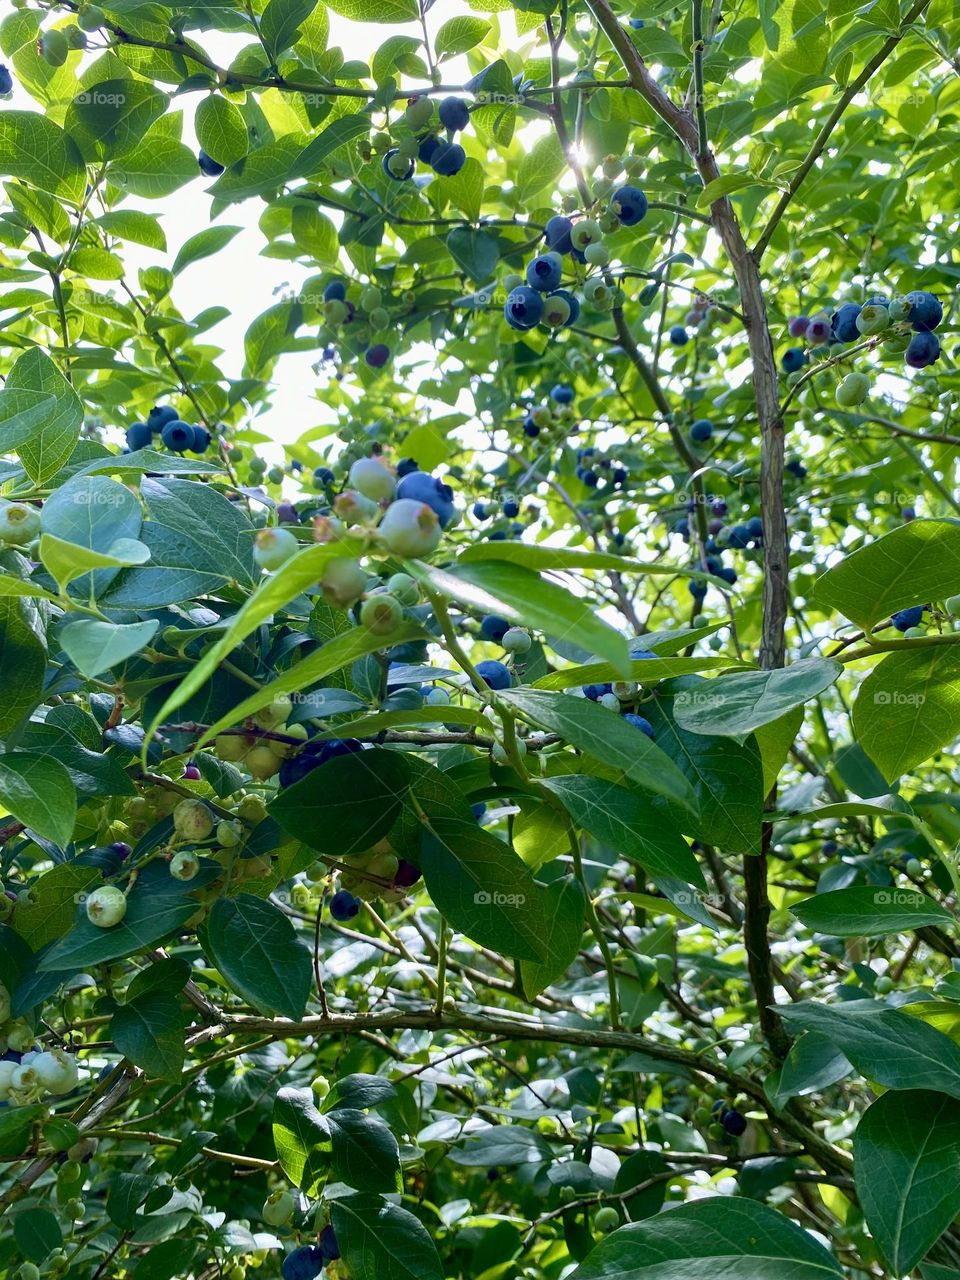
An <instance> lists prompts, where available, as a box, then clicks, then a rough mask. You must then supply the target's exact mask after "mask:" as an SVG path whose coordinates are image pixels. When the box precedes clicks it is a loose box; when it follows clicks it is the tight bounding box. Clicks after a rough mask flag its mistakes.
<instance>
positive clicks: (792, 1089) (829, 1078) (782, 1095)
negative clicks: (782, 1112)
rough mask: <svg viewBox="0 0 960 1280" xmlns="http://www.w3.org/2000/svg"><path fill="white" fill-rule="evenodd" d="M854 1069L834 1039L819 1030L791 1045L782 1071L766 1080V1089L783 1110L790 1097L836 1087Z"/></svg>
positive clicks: (776, 1104) (805, 1035) (775, 1104)
mask: <svg viewBox="0 0 960 1280" xmlns="http://www.w3.org/2000/svg"><path fill="white" fill-rule="evenodd" d="M852 1070H853V1067H852V1066H851V1065H850V1063H849V1062H848V1061H847V1059H846V1058H845V1057H844V1056H843V1054H842V1053H841V1052H840V1050H839V1049H838V1048H837V1046H836V1045H835V1044H834V1043H833V1041H832V1040H830V1039H828V1038H827V1037H826V1036H825V1035H821V1033H820V1032H819V1031H805V1032H804V1033H803V1035H802V1036H799V1037H798V1038H797V1039H796V1040H794V1042H793V1044H792V1045H791V1046H790V1052H789V1053H788V1054H787V1056H786V1058H785V1059H784V1061H783V1066H782V1067H781V1068H780V1070H779V1071H778V1072H776V1073H775V1074H774V1075H773V1076H771V1077H770V1078H769V1079H768V1080H767V1081H766V1089H767V1092H768V1093H769V1095H770V1097H771V1098H772V1100H773V1104H774V1106H776V1107H777V1108H778V1109H779V1108H781V1107H782V1106H783V1105H784V1103H785V1102H787V1101H788V1100H789V1099H790V1098H794V1097H797V1096H801V1095H803V1094H806V1093H813V1092H816V1091H818V1090H820V1089H826V1088H828V1087H829V1086H830V1085H832V1084H836V1083H837V1081H838V1080H842V1079H843V1078H844V1077H845V1076H848V1075H849V1074H850V1072H851V1071H852Z"/></svg>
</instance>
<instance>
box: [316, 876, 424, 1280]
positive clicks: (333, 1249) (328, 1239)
mask: <svg viewBox="0 0 960 1280" xmlns="http://www.w3.org/2000/svg"><path fill="white" fill-rule="evenodd" d="M407 865H408V866H409V865H410V864H409V863H408V864H407ZM317 1248H318V1249H319V1250H320V1252H321V1253H322V1254H323V1260H324V1262H336V1260H337V1259H338V1258H339V1257H340V1246H339V1244H337V1237H336V1233H335V1232H334V1230H333V1227H329V1226H328V1227H324V1228H323V1230H322V1231H321V1232H320V1240H319V1243H318V1245H317Z"/></svg>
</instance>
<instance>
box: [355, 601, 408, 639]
mask: <svg viewBox="0 0 960 1280" xmlns="http://www.w3.org/2000/svg"><path fill="white" fill-rule="evenodd" d="M402 621H403V605H402V604H401V603H400V601H399V600H397V599H395V598H394V597H393V596H388V595H384V594H380V595H375V596H368V597H367V599H366V600H364V602H363V605H362V606H361V608H360V622H361V625H362V626H365V627H366V628H367V629H368V630H369V631H372V632H373V634H374V635H375V636H389V635H392V634H393V632H394V631H396V630H397V628H398V627H399V626H400V624H401V622H402Z"/></svg>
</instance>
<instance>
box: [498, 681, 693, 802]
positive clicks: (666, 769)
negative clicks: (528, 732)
mask: <svg viewBox="0 0 960 1280" xmlns="http://www.w3.org/2000/svg"><path fill="white" fill-rule="evenodd" d="M501 698H502V700H503V701H504V702H505V703H506V704H507V705H508V706H510V707H512V708H515V709H516V711H517V712H518V713H519V715H520V716H522V717H523V719H525V720H529V721H530V723H531V724H535V725H537V726H538V727H539V728H541V729H547V730H549V732H551V733H556V734H559V735H560V737H561V738H563V739H564V741H565V742H569V743H570V744H571V746H574V747H576V748H577V749H578V750H580V751H585V752H587V754H588V755H592V756H593V757H594V758H595V759H596V760H599V761H601V762H602V763H603V764H607V765H610V766H611V767H612V768H614V769H618V770H620V771H621V772H622V774H623V777H624V778H625V779H627V780H629V781H630V782H631V783H633V784H634V785H635V786H636V787H637V788H639V789H640V790H643V791H650V792H652V793H653V794H654V795H662V796H666V797H667V798H668V799H670V800H673V801H676V802H677V803H678V804H681V805H683V806H684V807H685V808H688V809H695V808H696V797H695V796H694V793H693V788H692V787H691V786H690V783H689V782H688V781H687V779H686V778H685V777H684V776H683V774H682V773H681V772H680V770H679V769H678V768H677V766H676V765H675V764H674V763H673V761H672V760H671V759H670V757H669V756H667V755H665V754H664V752H663V751H661V749H660V748H659V747H658V746H656V745H655V744H654V743H653V742H651V740H650V739H649V738H648V737H647V735H646V734H645V733H643V732H642V731H641V730H639V729H637V728H635V727H634V726H633V725H631V724H628V723H627V721H626V720H624V719H623V717H622V716H619V715H618V714H617V713H616V712H615V711H609V710H607V708H606V707H601V706H600V705H599V704H598V703H595V702H592V701H590V699H589V698H576V697H573V696H571V695H570V694H564V693H551V692H548V691H547V690H543V689H509V690H506V691H504V692H503V693H502V694H501Z"/></svg>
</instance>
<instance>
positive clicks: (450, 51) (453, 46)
mask: <svg viewBox="0 0 960 1280" xmlns="http://www.w3.org/2000/svg"><path fill="white" fill-rule="evenodd" d="M489 30H490V23H489V22H488V21H487V19H486V18H471V17H459V18H449V19H448V20H447V21H446V22H445V23H444V24H443V26H442V27H441V28H440V30H439V31H438V32H437V34H436V36H435V37H434V41H433V48H434V52H435V53H436V55H437V60H438V61H439V62H442V61H443V60H444V58H452V57H453V56H454V55H455V54H458V53H466V52H467V50H468V49H472V48H474V47H475V46H476V45H478V44H479V43H480V42H481V40H483V38H484V36H486V35H487V33H488V32H489Z"/></svg>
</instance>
